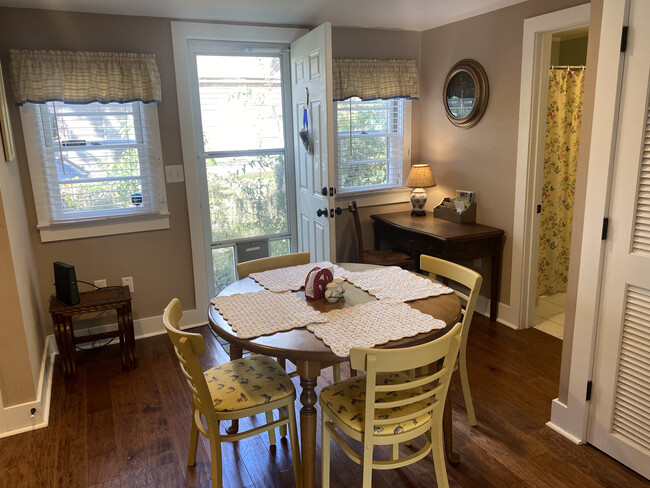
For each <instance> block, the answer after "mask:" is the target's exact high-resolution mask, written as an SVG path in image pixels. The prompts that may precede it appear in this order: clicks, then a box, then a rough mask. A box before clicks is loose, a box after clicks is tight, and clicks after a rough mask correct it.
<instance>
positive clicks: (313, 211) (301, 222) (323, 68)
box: [291, 22, 336, 261]
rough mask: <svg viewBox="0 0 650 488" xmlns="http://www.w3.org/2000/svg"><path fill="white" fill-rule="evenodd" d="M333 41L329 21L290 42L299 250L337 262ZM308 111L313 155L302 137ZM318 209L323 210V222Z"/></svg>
mask: <svg viewBox="0 0 650 488" xmlns="http://www.w3.org/2000/svg"><path fill="white" fill-rule="evenodd" d="M331 39H332V26H331V24H330V23H329V22H325V23H324V24H321V25H319V26H318V27H316V28H315V29H314V30H312V31H310V32H309V33H308V34H305V35H304V36H302V37H301V38H300V39H297V40H296V41H294V42H292V43H291V91H292V108H293V129H294V159H295V167H296V171H295V177H296V205H297V212H296V216H297V226H298V229H297V230H298V251H299V252H304V251H309V252H310V253H311V258H312V261H335V260H336V255H335V253H336V233H335V230H334V221H335V218H334V217H336V214H334V213H332V212H331V210H330V209H332V208H334V203H335V202H334V196H330V190H329V189H330V186H334V182H335V173H334V170H335V165H334V164H330V159H331V158H333V157H334V137H333V136H334V119H333V117H334V107H333V102H332V100H333V93H332V40H331ZM308 94H309V95H308ZM308 97H309V100H307V98H308ZM305 107H306V108H307V114H308V130H309V137H310V139H311V142H312V145H313V154H309V152H308V151H307V150H306V148H305V146H304V145H303V142H302V141H301V139H300V137H299V136H298V133H299V131H300V130H302V129H303V112H304V109H305ZM323 188H325V189H326V190H327V191H326V192H325V193H326V195H323V194H322V193H321V192H322V189H323ZM319 210H321V211H324V214H323V215H321V216H320V217H319V216H318V215H317V212H318V211H319Z"/></svg>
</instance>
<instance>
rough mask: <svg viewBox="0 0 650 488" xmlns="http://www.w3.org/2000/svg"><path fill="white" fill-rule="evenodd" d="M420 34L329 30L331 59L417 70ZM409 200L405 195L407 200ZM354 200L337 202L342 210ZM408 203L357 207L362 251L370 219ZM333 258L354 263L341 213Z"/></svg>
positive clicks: (347, 219)
mask: <svg viewBox="0 0 650 488" xmlns="http://www.w3.org/2000/svg"><path fill="white" fill-rule="evenodd" d="M420 47H421V34H420V33H419V32H414V31H400V30H389V29H355V28H343V27H335V28H333V29H332V57H334V58H361V59H415V60H416V62H417V65H418V68H420V70H421V69H422V68H421V66H420V61H421V57H420ZM420 106H421V101H419V100H414V101H412V102H411V109H412V121H411V125H412V126H411V161H413V162H414V163H415V162H419V154H418V149H419V146H420V130H419V120H420ZM406 198H407V199H408V196H407V197H406ZM352 199H353V198H349V199H341V200H340V201H337V205H339V206H340V207H341V208H343V210H345V209H347V204H348V202H349V201H351V200H352ZM410 209H411V204H410V203H400V204H391V205H373V206H369V207H362V208H359V220H360V221H361V228H362V234H363V241H364V247H365V249H372V248H373V239H374V234H373V230H372V220H371V219H370V216H371V215H373V214H379V213H388V212H400V211H404V210H410ZM336 259H337V260H338V261H339V262H356V261H357V259H358V257H357V248H356V241H355V230H354V223H353V220H352V216H351V215H350V214H349V213H348V212H347V211H344V212H343V214H342V215H340V216H339V217H337V218H336Z"/></svg>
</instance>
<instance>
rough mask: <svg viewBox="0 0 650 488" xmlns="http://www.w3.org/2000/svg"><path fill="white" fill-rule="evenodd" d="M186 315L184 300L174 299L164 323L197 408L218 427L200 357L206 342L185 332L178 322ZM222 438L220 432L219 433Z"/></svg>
mask: <svg viewBox="0 0 650 488" xmlns="http://www.w3.org/2000/svg"><path fill="white" fill-rule="evenodd" d="M182 316H183V312H182V309H181V305H180V301H179V300H178V299H176V298H175V299H173V300H172V302H171V303H170V304H169V305H168V306H167V308H165V311H164V312H163V323H164V325H165V328H166V329H167V334H168V335H169V338H170V339H171V342H172V344H173V346H174V353H175V354H176V357H177V359H178V363H179V365H180V368H181V372H182V373H183V376H184V377H185V379H186V380H187V383H188V386H189V388H190V392H191V394H192V401H193V404H194V406H195V407H196V408H197V409H198V410H199V411H200V412H201V414H203V416H204V417H205V419H206V422H207V423H208V425H214V426H217V425H218V423H217V418H216V414H215V411H214V408H213V407H212V395H211V394H210V389H209V388H208V384H207V382H206V381H205V376H203V368H202V367H201V362H200V361H199V356H198V355H199V354H202V353H204V352H205V350H206V348H205V341H204V339H203V336H202V335H201V334H197V333H193V332H183V331H181V330H179V326H178V323H179V321H180V318H181V317H182ZM216 435H217V436H218V435H219V433H218V432H216Z"/></svg>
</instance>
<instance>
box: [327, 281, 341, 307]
mask: <svg viewBox="0 0 650 488" xmlns="http://www.w3.org/2000/svg"><path fill="white" fill-rule="evenodd" d="M344 294H345V288H343V280H342V279H341V278H334V279H333V280H332V282H331V283H328V284H327V287H326V288H325V299H326V300H327V301H328V302H330V303H334V302H336V301H337V300H338V299H339V298H341V297H342V296H343V295H344Z"/></svg>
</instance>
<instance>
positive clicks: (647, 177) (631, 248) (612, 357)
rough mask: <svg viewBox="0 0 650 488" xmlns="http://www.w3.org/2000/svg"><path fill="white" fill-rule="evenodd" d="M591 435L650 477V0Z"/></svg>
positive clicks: (626, 79) (643, 3)
mask: <svg viewBox="0 0 650 488" xmlns="http://www.w3.org/2000/svg"><path fill="white" fill-rule="evenodd" d="M629 18H630V25H629V34H628V47H627V52H626V55H625V71H624V75H623V86H622V90H621V105H620V107H621V108H620V114H619V127H618V134H617V141H616V154H615V162H614V179H613V182H612V195H611V204H610V214H609V236H608V240H607V247H606V251H605V267H604V273H603V287H602V297H601V310H600V320H599V326H598V336H597V343H596V361H595V365H594V376H593V388H592V399H591V400H592V401H591V408H590V414H589V431H588V440H589V442H590V443H592V444H593V445H595V446H596V447H598V448H599V449H601V450H603V451H604V452H606V453H608V454H609V455H611V456H612V457H614V458H616V459H618V460H619V461H621V462H622V463H624V464H626V465H627V466H629V467H631V468H632V469H634V470H635V471H637V472H639V473H640V474H642V475H643V476H645V477H646V478H650V49H648V46H649V45H650V2H648V1H647V0H632V1H631V2H630V16H629Z"/></svg>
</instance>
